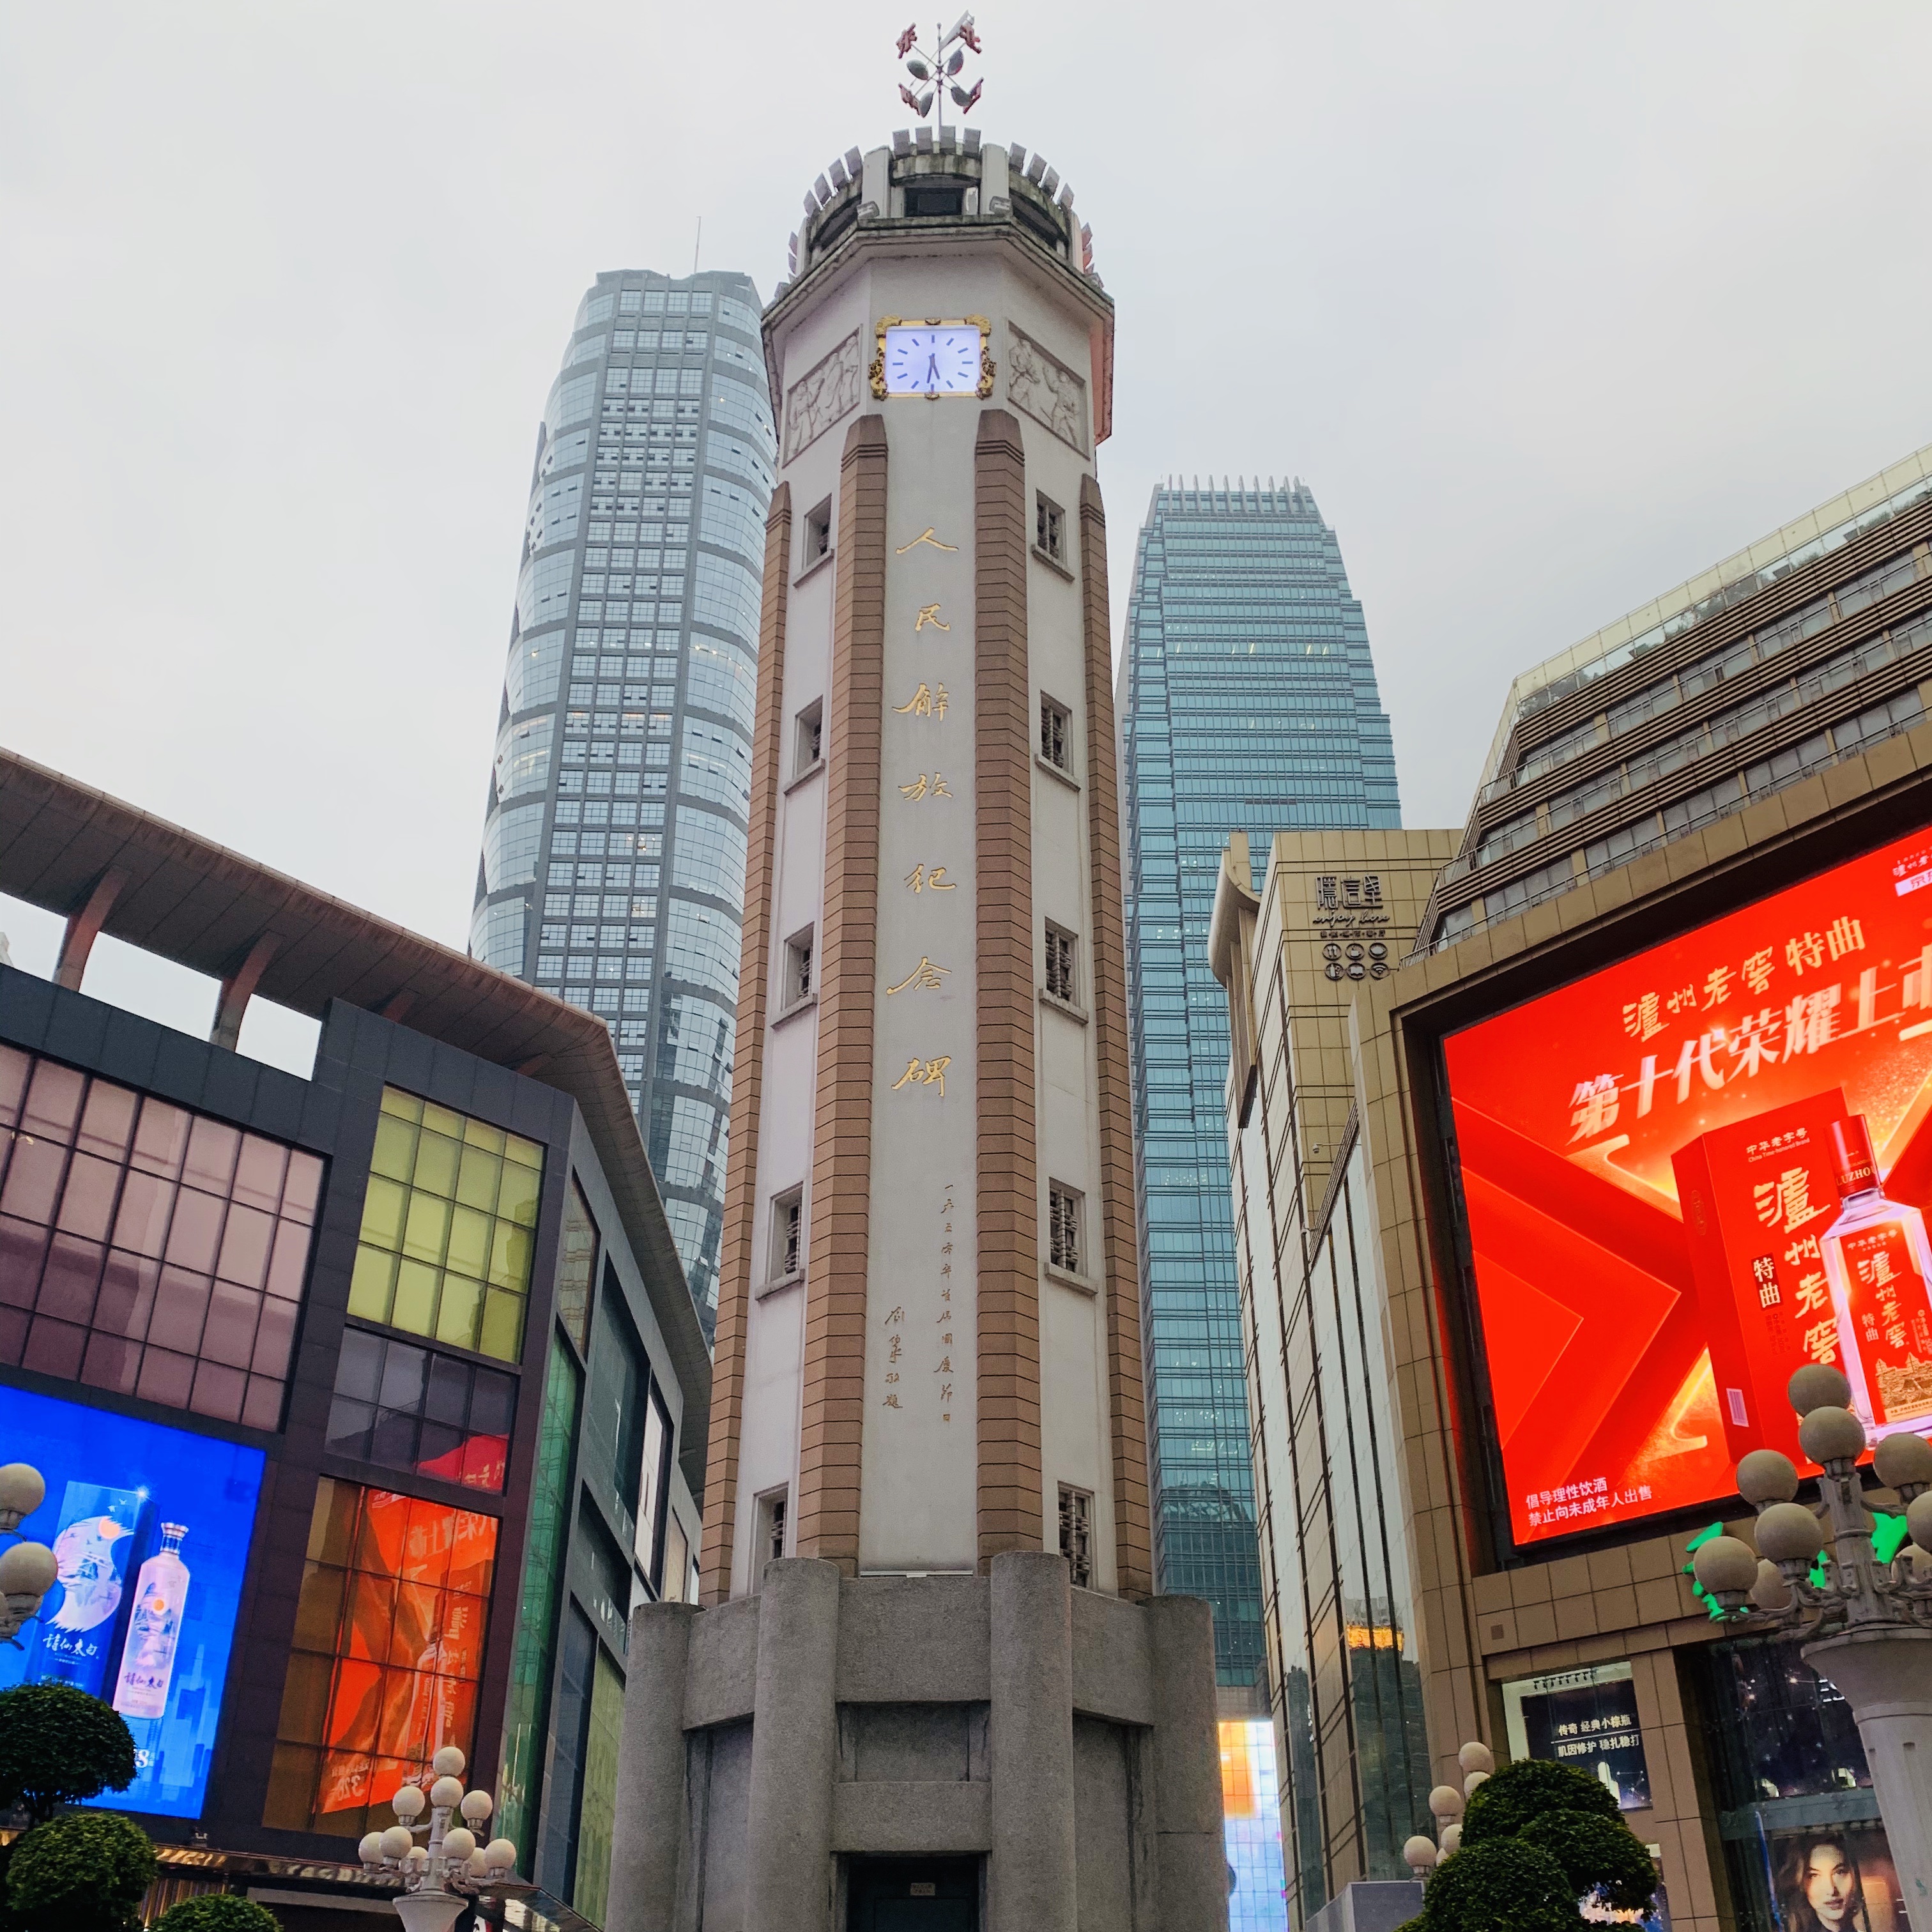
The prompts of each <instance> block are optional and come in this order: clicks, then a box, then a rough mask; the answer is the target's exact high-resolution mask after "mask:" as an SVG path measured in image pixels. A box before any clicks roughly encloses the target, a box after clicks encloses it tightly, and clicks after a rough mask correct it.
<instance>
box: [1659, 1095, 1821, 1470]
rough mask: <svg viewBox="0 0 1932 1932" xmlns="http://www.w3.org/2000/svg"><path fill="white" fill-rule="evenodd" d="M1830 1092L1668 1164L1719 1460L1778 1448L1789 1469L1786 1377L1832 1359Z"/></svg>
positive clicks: (1792, 1451) (1793, 1429)
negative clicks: (1826, 1243) (1824, 1244)
mask: <svg viewBox="0 0 1932 1932" xmlns="http://www.w3.org/2000/svg"><path fill="white" fill-rule="evenodd" d="M1845 1112H1846V1108H1845V1097H1844V1095H1843V1093H1842V1092H1841V1091H1840V1090H1839V1089H1838V1088H1835V1087H1834V1088H1831V1089H1829V1091H1826V1092H1825V1093H1822V1094H1814V1095H1813V1096H1812V1097H1811V1098H1810V1099H1808V1100H1799V1101H1798V1102H1796V1103H1794V1104H1793V1105H1792V1106H1789V1107H1775V1108H1773V1109H1772V1110H1771V1111H1770V1112H1769V1113H1764V1114H1754V1115H1751V1118H1748V1119H1747V1120H1744V1121H1739V1123H1738V1124H1736V1126H1735V1127H1719V1128H1717V1129H1715V1130H1713V1131H1712V1133H1708V1134H1700V1135H1699V1136H1698V1137H1697V1139H1695V1140H1694V1141H1692V1142H1690V1143H1689V1144H1688V1145H1687V1146H1685V1147H1681V1148H1679V1149H1678V1150H1677V1151H1676V1153H1675V1154H1673V1156H1672V1157H1671V1163H1670V1164H1671V1166H1672V1168H1673V1170H1674V1171H1675V1172H1676V1177H1677V1198H1678V1200H1679V1203H1680V1205H1682V1209H1683V1214H1684V1229H1685V1236H1686V1238H1687V1239H1688V1241H1689V1244H1690V1250H1691V1278H1692V1279H1693V1280H1694V1281H1695V1283H1697V1307H1698V1313H1699V1316H1700V1319H1701V1320H1702V1322H1703V1328H1704V1334H1705V1338H1706V1342H1707V1343H1708V1344H1709V1348H1710V1351H1711V1368H1712V1374H1713V1376H1714V1377H1715V1381H1716V1384H1717V1391H1718V1419H1719V1421H1720V1422H1721V1424H1723V1427H1724V1441H1725V1453H1726V1454H1727V1455H1728V1456H1729V1457H1730V1458H1731V1460H1733V1462H1736V1460H1738V1459H1739V1457H1742V1456H1744V1455H1745V1454H1748V1452H1749V1451H1751V1450H1753V1449H1781V1450H1782V1451H1784V1454H1786V1455H1787V1456H1789V1457H1791V1459H1792V1460H1793V1461H1794V1462H1796V1463H1804V1462H1805V1455H1804V1454H1803V1452H1802V1451H1801V1450H1800V1449H1799V1446H1798V1418H1797V1417H1796V1415H1794V1414H1793V1412H1792V1408H1791V1404H1790V1401H1789V1400H1787V1397H1786V1395H1785V1387H1786V1385H1787V1383H1788V1382H1790V1379H1791V1376H1792V1372H1793V1370H1796V1369H1800V1368H1802V1367H1804V1366H1805V1364H1806V1363H1807V1362H1836V1361H1838V1359H1839V1348H1838V1316H1837V1314H1836V1313H1835V1310H1834V1309H1833V1307H1832V1289H1831V1284H1830V1283H1829V1281H1828V1280H1826V1274H1825V1263H1824V1259H1823V1256H1822V1255H1821V1253H1820V1250H1819V1247H1818V1237H1819V1235H1820V1234H1821V1233H1823V1232H1824V1230H1825V1229H1827V1228H1829V1226H1831V1225H1832V1222H1833V1221H1834V1220H1835V1218H1836V1217H1837V1215H1838V1184H1837V1181H1836V1179H1835V1173H1834V1169H1833V1166H1832V1127H1833V1126H1834V1125H1835V1124H1836V1123H1838V1121H1842V1120H1843V1118H1844V1117H1845Z"/></svg>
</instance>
